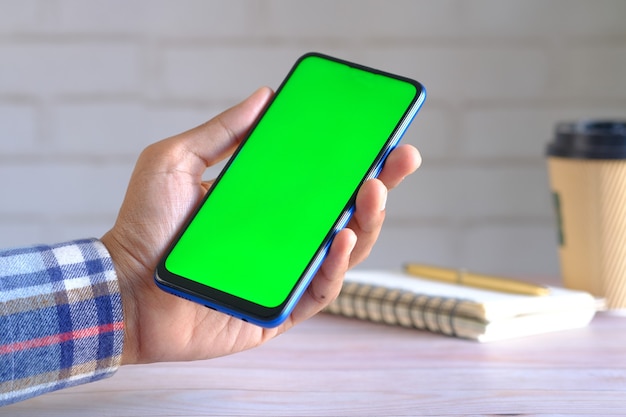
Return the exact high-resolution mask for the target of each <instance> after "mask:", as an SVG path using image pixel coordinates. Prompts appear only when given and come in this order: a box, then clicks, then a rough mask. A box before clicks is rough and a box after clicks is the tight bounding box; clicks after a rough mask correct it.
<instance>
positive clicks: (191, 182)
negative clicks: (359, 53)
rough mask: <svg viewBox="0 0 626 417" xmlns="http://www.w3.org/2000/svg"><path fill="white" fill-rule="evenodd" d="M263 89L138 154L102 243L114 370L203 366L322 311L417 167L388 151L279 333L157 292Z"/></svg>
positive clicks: (402, 150) (405, 149)
mask: <svg viewBox="0 0 626 417" xmlns="http://www.w3.org/2000/svg"><path fill="white" fill-rule="evenodd" d="M271 96H272V91H271V90H270V89H268V88H262V89H260V90H258V91H257V92H255V93H254V94H253V95H252V96H250V97H249V98H248V99H246V100H245V101H243V102H242V103H240V104H238V105H237V106H235V107H233V108H231V109H229V110H227V111H225V112H224V113H222V114H220V115H219V116H217V117H215V118H214V119H212V120H211V121H209V122H207V123H205V124H203V125H201V126H198V127H196V128H194V129H192V130H189V131H187V132H185V133H182V134H180V135H177V136H174V137H172V138H169V139H165V140H163V141H161V142H157V143H155V144H153V145H150V146H149V147H147V148H146V149H145V150H144V151H143V152H142V154H141V155H140V157H139V160H138V161H137V165H136V167H135V170H134V172H133V174H132V177H131V179H130V184H129V186H128V190H127V193H126V197H125V199H124V202H123V204H122V207H121V209H120V213H119V215H118V218H117V220H116V222H115V225H114V226H113V228H112V229H111V230H110V231H109V232H107V233H106V234H105V235H104V236H103V237H102V242H103V243H104V244H105V246H106V247H107V249H108V250H109V253H110V254H111V257H112V259H113V262H114V264H115V268H116V271H117V275H118V280H119V285H120V291H121V294H122V302H123V306H124V325H125V341H124V351H123V355H122V363H124V364H132V363H147V362H156V361H176V360H195V359H208V358H213V357H217V356H222V355H226V354H230V353H235V352H238V351H242V350H245V349H248V348H251V347H254V346H257V345H259V344H262V343H263V342H265V341H267V340H269V339H271V338H273V337H274V336H276V335H278V334H280V333H282V332H284V331H285V330H287V329H289V328H290V327H292V326H294V325H295V324H297V323H299V322H301V321H303V320H305V319H307V318H309V317H311V316H313V315H314V314H316V313H317V312H319V311H320V310H321V309H323V308H324V307H326V306H327V305H328V304H329V303H330V302H331V301H332V300H333V299H334V298H335V297H336V296H337V294H338V293H339V290H340V289H341V284H342V282H343V277H344V274H345V272H346V270H347V269H348V268H350V267H352V266H354V265H356V264H357V263H359V262H361V261H362V260H363V259H365V258H366V257H367V255H368V254H369V252H370V250H371V248H372V246H373V245H374V242H375V241H376V239H377V237H378V234H379V232H380V229H381V226H382V223H383V219H384V217H385V211H384V204H385V201H386V197H387V190H388V189H391V188H393V187H395V186H396V185H397V184H398V183H400V182H401V181H402V179H403V178H404V177H405V176H407V175H408V174H410V173H411V172H413V171H414V170H416V169H417V167H418V166H419V164H420V161H421V160H420V156H419V153H418V152H417V150H416V149H415V148H414V147H412V146H408V145H404V146H400V147H398V148H396V149H395V150H394V151H393V152H392V153H391V154H390V155H389V158H388V160H387V162H386V164H385V166H384V168H383V170H382V172H381V174H380V176H379V179H375V180H370V181H368V182H366V183H365V184H364V185H363V186H362V187H361V190H360V191H359V193H358V196H357V200H356V210H355V213H354V216H353V218H352V220H351V221H350V223H349V224H348V226H347V228H345V229H344V230H342V231H340V232H339V233H338V234H337V235H336V236H335V239H334V240H333V243H332V245H331V248H330V250H329V252H328V255H327V257H326V259H325V261H324V262H323V264H322V266H321V267H320V269H319V271H318V273H317V274H316V276H315V277H314V278H313V280H312V282H311V284H310V285H309V288H308V289H307V290H306V291H305V293H304V294H303V296H302V298H301V299H300V302H299V303H298V305H297V306H296V308H295V309H294V311H293V312H292V314H291V315H290V316H289V318H288V319H287V320H286V321H285V322H284V323H283V324H282V325H280V326H279V327H277V328H273V329H264V328H261V327H258V326H255V325H252V324H249V323H246V322H244V321H242V320H239V319H235V318H232V317H230V316H228V315H225V314H222V313H219V312H216V311H214V310H211V309H208V308H205V307H203V306H201V305H199V304H196V303H192V302H189V301H186V300H183V299H180V298H178V297H175V296H173V295H170V294H167V293H165V292H164V291H162V290H160V289H159V288H158V287H157V286H156V285H155V284H154V282H153V273H154V270H155V269H156V264H157V262H158V260H159V259H160V258H161V256H162V255H163V254H164V251H165V250H166V249H167V247H168V245H169V244H170V242H171V240H172V239H173V237H174V235H175V233H176V231H177V230H179V229H180V228H181V227H182V225H183V223H184V221H185V220H186V218H187V217H188V216H189V215H190V213H191V212H192V211H193V210H194V208H195V207H196V206H197V205H198V204H199V203H200V201H201V200H202V197H203V196H204V195H205V193H206V192H207V190H208V187H209V186H210V183H208V182H204V181H203V180H202V174H203V173H204V171H205V169H206V168H207V167H209V166H211V165H213V164H215V163H217V162H218V161H220V160H222V159H224V158H225V157H227V156H228V155H230V154H231V153H232V152H233V151H234V149H235V148H236V146H237V145H238V143H239V142H240V141H241V140H242V138H243V137H244V136H245V134H246V133H247V131H248V130H249V129H250V127H251V125H252V123H253V122H254V121H255V119H256V117H257V116H258V115H259V112H260V111H261V110H262V109H263V108H264V107H265V106H266V105H267V103H268V100H269V99H270V97H271Z"/></svg>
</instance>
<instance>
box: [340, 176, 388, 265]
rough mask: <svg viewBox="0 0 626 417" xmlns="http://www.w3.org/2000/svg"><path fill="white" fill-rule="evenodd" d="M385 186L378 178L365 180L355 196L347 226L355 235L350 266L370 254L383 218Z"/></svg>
mask: <svg viewBox="0 0 626 417" xmlns="http://www.w3.org/2000/svg"><path fill="white" fill-rule="evenodd" d="M386 201H387V188H386V187H385V185H384V184H383V183H382V181H380V180H378V179H372V180H369V181H367V182H366V183H365V184H363V186H361V189H360V190H359V193H358V194H357V197H356V203H355V210H354V216H353V217H352V219H351V220H350V222H349V224H348V227H349V228H350V229H352V230H353V231H354V233H355V234H356V236H357V242H356V246H355V248H354V250H353V251H352V255H351V257H350V267H353V266H354V265H356V264H358V263H360V262H362V261H363V260H364V259H365V258H367V256H368V255H369V254H370V252H371V250H372V248H373V247H374V243H375V242H376V239H378V235H379V234H380V230H381V228H382V226H383V221H384V220H385V204H386Z"/></svg>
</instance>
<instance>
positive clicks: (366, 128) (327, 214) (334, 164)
mask: <svg viewBox="0 0 626 417" xmlns="http://www.w3.org/2000/svg"><path fill="white" fill-rule="evenodd" d="M425 96H426V93H425V89H424V87H423V86H422V85H421V84H420V83H418V82H417V81H414V80H411V79H408V78H405V77H401V76H397V75H392V74H389V73H386V72H383V71H378V70H375V69H372V68H367V67H365V66H362V65H358V64H354V63H350V62H347V61H344V60H340V59H337V58H333V57H330V56H327V55H323V54H319V53H308V54H306V55H304V56H302V57H300V58H299V59H298V60H297V62H296V63H295V65H294V66H293V67H292V69H291V71H290V72H289V74H288V76H287V78H286V79H285V80H284V81H283V82H282V84H281V85H280V87H279V88H278V89H277V91H276V94H275V95H274V97H273V99H272V100H271V102H270V104H269V105H268V106H267V108H266V109H265V110H264V112H263V113H262V115H261V116H260V117H259V119H258V120H257V121H256V123H255V125H254V126H253V128H252V129H251V130H250V132H249V133H248V135H247V137H246V139H245V140H244V141H242V143H241V145H240V146H239V147H238V149H237V150H236V151H235V153H234V154H233V156H232V157H231V158H230V160H229V161H228V163H227V164H226V166H225V167H224V169H223V170H222V172H221V173H220V175H219V176H218V177H217V179H216V180H215V182H214V183H213V185H212V187H211V189H210V190H209V191H208V192H207V195H206V197H205V200H204V201H203V203H202V204H200V207H199V208H198V209H197V211H196V212H195V214H194V215H193V216H191V219H190V220H189V221H188V223H187V224H186V226H185V227H183V229H182V231H181V232H180V234H179V235H178V236H177V238H176V239H175V240H174V243H173V244H172V246H171V247H170V249H169V250H168V251H167V253H166V255H165V256H164V257H163V259H162V260H161V261H160V263H159V264H158V266H157V269H156V272H155V281H156V283H157V285H158V286H159V287H160V288H162V289H163V290H165V291H167V292H170V293H172V294H175V295H178V296H180V297H183V298H187V299H189V300H191V301H195V302H197V303H201V304H203V305H205V306H207V307H210V308H213V309H215V310H218V311H221V312H223V313H227V314H230V315H231V316H234V317H237V318H240V319H242V320H245V321H248V322H251V323H254V324H257V325H259V326H263V327H275V326H277V325H279V324H280V323H282V322H283V321H284V320H285V319H286V318H287V317H288V315H289V313H290V312H291V311H292V310H293V308H294V306H295V305H296V303H297V302H298V300H299V299H300V297H301V295H302V294H303V292H304V290H305V289H306V287H307V285H308V284H309V282H310V281H311V279H312V278H313V276H314V275H315V273H316V271H317V270H318V268H319V267H320V265H321V263H322V261H323V259H324V257H325V255H326V253H327V251H328V249H329V247H330V244H331V242H332V240H333V237H334V235H335V234H336V233H337V232H338V231H339V230H341V229H342V228H343V227H345V226H346V224H347V223H348V220H349V219H350V217H351V215H352V212H353V210H354V202H355V197H356V194H357V191H358V190H359V187H360V186H361V184H363V182H364V181H366V180H368V179H370V178H373V177H375V176H376V175H378V173H379V172H380V170H381V168H382V165H383V162H384V160H385V158H386V156H387V155H388V154H389V152H390V151H391V149H392V148H393V147H394V146H396V144H397V143H398V141H399V140H400V137H401V136H402V135H403V133H404V132H405V130H406V129H407V127H408V126H409V124H410V122H411V120H412V119H413V117H414V116H415V114H416V113H417V111H418V109H419V108H420V106H421V105H422V103H423V102H424V99H425Z"/></svg>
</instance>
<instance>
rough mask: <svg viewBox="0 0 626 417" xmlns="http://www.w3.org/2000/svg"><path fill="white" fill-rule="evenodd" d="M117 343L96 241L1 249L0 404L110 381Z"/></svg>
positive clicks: (120, 330)
mask: <svg viewBox="0 0 626 417" xmlns="http://www.w3.org/2000/svg"><path fill="white" fill-rule="evenodd" d="M123 338H124V325H123V313H122V301H121V297H120V292H119V287H118V282H117V277H116V275H115V270H114V266H113V263H112V261H111V257H110V256H109V254H108V252H107V250H106V248H105V247H104V245H103V244H102V243H101V242H100V241H98V240H96V239H90V240H79V241H73V242H67V243H61V244H57V245H53V246H33V247H26V248H18V249H10V250H5V251H0V405H5V404H9V403H13V402H16V401H21V400H24V399H27V398H30V397H34V396H36V395H40V394H43V393H46V392H49V391H54V390H57V389H61V388H65V387H69V386H73V385H79V384H82V383H86V382H90V381H95V380H98V379H102V378H105V377H107V376H110V375H112V374H113V373H114V372H115V371H116V370H117V368H118V367H119V366H120V361H121V354H122V344H123Z"/></svg>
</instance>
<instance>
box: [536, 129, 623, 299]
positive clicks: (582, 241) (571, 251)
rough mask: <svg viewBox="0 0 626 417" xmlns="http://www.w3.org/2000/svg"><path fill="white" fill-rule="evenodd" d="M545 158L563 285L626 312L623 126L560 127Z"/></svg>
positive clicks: (549, 145)
mask: <svg viewBox="0 0 626 417" xmlns="http://www.w3.org/2000/svg"><path fill="white" fill-rule="evenodd" d="M547 155H548V170H549V174H550V185H551V188H552V192H553V198H554V205H555V208H556V213H557V216H556V217H557V222H558V228H559V230H558V236H559V257H560V266H561V275H562V279H563V284H564V285H565V287H568V288H572V289H579V290H584V291H588V292H590V293H591V294H593V295H595V296H597V297H603V298H605V300H606V306H607V308H608V309H609V310H624V311H626V121H586V122H578V123H560V124H558V125H557V127H556V132H555V137H554V139H553V141H552V142H551V143H549V144H548V148H547Z"/></svg>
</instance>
